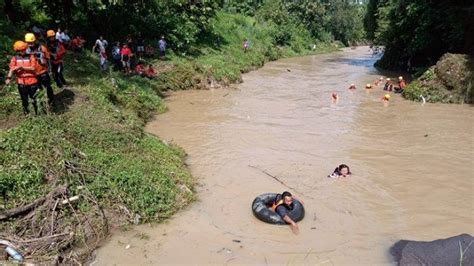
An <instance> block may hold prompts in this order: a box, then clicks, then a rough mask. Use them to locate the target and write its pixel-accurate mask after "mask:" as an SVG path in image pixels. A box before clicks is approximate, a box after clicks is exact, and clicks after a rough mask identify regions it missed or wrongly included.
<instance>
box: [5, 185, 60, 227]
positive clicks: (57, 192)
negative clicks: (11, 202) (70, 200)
mask: <svg viewBox="0 0 474 266" xmlns="http://www.w3.org/2000/svg"><path fill="white" fill-rule="evenodd" d="M65 192H66V187H64V186H60V187H57V188H56V189H55V190H53V191H51V192H50V193H49V194H48V195H47V196H46V197H43V198H39V199H36V200H34V201H33V202H31V203H29V204H26V205H23V206H20V207H17V208H14V209H11V210H7V211H4V212H3V213H1V214H0V221H3V220H7V219H10V218H14V217H17V216H19V215H22V214H25V213H26V212H29V211H31V210H33V209H35V208H36V207H38V206H40V205H41V204H43V203H44V202H45V201H46V199H48V198H54V197H57V196H59V195H61V194H64V193H65Z"/></svg>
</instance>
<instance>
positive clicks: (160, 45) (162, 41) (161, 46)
mask: <svg viewBox="0 0 474 266" xmlns="http://www.w3.org/2000/svg"><path fill="white" fill-rule="evenodd" d="M166 46H167V43H166V41H165V36H163V35H162V36H161V39H160V40H159V41H158V48H159V49H160V58H161V59H162V60H163V59H165V55H166V54H165V53H166Z"/></svg>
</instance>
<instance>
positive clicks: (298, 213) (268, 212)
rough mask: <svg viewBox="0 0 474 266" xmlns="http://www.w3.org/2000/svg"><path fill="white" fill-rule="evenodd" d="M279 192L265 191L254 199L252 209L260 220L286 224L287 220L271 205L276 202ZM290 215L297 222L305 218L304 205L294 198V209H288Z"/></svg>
mask: <svg viewBox="0 0 474 266" xmlns="http://www.w3.org/2000/svg"><path fill="white" fill-rule="evenodd" d="M276 196H277V193H265V194H262V195H260V196H258V197H256V198H255V199H254V200H253V203H252V211H253V214H254V215H255V217H257V218H258V219H259V220H261V221H264V222H266V223H270V224H286V222H285V221H283V219H282V218H281V217H280V215H278V213H276V212H274V211H273V210H272V209H271V208H270V207H271V206H272V204H273V202H275V199H276ZM288 216H289V217H290V218H291V219H292V220H293V221H295V222H299V221H301V220H303V218H304V207H303V205H302V204H301V202H299V201H298V200H296V199H293V209H292V210H290V211H288Z"/></svg>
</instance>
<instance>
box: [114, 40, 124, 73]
mask: <svg viewBox="0 0 474 266" xmlns="http://www.w3.org/2000/svg"><path fill="white" fill-rule="evenodd" d="M112 60H113V62H114V68H115V70H116V71H120V70H122V62H121V55H120V42H116V43H115V45H114V46H112Z"/></svg>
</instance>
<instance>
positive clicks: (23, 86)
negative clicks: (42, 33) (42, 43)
mask: <svg viewBox="0 0 474 266" xmlns="http://www.w3.org/2000/svg"><path fill="white" fill-rule="evenodd" d="M27 48H28V44H27V43H26V42H23V41H16V42H15V44H13V50H15V51H16V53H17V54H16V55H15V56H13V57H12V59H11V60H10V65H9V66H10V70H9V71H8V74H7V77H6V79H5V84H7V85H8V84H10V80H11V78H12V75H13V74H15V77H16V83H17V85H18V91H19V93H20V97H21V103H22V105H23V113H24V114H25V115H26V114H28V113H29V110H28V98H31V100H32V102H33V108H34V110H35V114H38V106H37V104H36V91H37V90H38V89H39V88H40V86H39V84H38V79H37V78H36V72H37V71H38V63H37V62H36V58H35V56H34V55H28V54H26V49H27Z"/></svg>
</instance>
